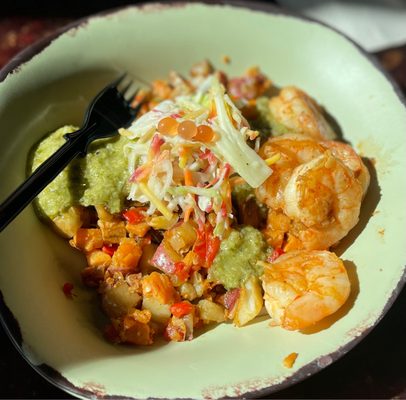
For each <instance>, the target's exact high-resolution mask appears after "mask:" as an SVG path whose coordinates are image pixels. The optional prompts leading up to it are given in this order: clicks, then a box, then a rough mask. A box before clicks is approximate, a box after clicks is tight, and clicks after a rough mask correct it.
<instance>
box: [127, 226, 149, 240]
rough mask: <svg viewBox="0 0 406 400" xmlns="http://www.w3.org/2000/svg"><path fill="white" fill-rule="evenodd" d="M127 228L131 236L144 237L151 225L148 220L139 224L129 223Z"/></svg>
mask: <svg viewBox="0 0 406 400" xmlns="http://www.w3.org/2000/svg"><path fill="white" fill-rule="evenodd" d="M125 228H126V230H127V232H128V233H129V235H130V237H135V236H136V237H144V236H145V235H146V233H147V232H148V231H149V228H150V226H149V225H148V224H147V223H146V222H140V223H138V224H130V223H127V224H126V226H125Z"/></svg>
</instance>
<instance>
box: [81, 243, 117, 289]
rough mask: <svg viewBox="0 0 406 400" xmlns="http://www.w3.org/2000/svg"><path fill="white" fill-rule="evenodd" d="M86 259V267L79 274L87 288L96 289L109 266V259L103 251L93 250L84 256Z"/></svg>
mask: <svg viewBox="0 0 406 400" xmlns="http://www.w3.org/2000/svg"><path fill="white" fill-rule="evenodd" d="M86 259H87V264H88V267H86V268H85V269H84V270H83V271H82V273H81V275H82V280H83V283H84V284H85V285H86V286H89V287H97V286H99V283H100V282H101V281H102V280H103V278H104V274H105V272H106V269H107V268H108V266H109V265H110V264H111V257H110V256H109V255H108V254H107V253H105V252H104V251H101V250H93V251H91V252H90V253H87V254H86Z"/></svg>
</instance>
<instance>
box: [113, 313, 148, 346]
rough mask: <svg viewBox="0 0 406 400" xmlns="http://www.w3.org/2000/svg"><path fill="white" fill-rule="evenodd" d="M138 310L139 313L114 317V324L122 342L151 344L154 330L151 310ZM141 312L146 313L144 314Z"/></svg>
mask: <svg viewBox="0 0 406 400" xmlns="http://www.w3.org/2000/svg"><path fill="white" fill-rule="evenodd" d="M137 311H138V313H134V314H132V315H126V316H124V317H122V318H118V319H114V320H113V321H112V322H113V326H114V328H115V330H116V331H117V333H118V336H119V339H120V342H122V343H130V344H136V345H150V344H152V343H153V335H154V330H153V329H152V327H151V326H150V324H149V319H148V313H149V312H148V311H147V310H143V311H140V310H137ZM140 313H144V315H141V314H140ZM149 318H150V315H149ZM145 321H148V322H145Z"/></svg>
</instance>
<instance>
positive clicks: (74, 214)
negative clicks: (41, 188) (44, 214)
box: [52, 206, 87, 238]
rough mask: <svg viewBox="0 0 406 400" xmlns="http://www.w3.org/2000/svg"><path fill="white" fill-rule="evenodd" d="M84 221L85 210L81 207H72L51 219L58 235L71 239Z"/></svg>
mask: <svg viewBox="0 0 406 400" xmlns="http://www.w3.org/2000/svg"><path fill="white" fill-rule="evenodd" d="M86 219H87V218H86V210H85V209H84V208H83V207H75V206H72V207H69V208H68V210H67V211H65V212H63V213H61V214H60V215H58V216H57V217H55V218H53V220H52V222H53V223H54V224H55V226H56V228H57V230H58V232H59V233H60V234H62V235H63V236H65V237H67V238H71V237H73V236H74V235H75V233H76V232H77V230H78V229H79V228H80V227H82V225H83V223H84V222H85V221H86Z"/></svg>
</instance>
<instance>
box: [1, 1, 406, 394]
mask: <svg viewBox="0 0 406 400" xmlns="http://www.w3.org/2000/svg"><path fill="white" fill-rule="evenodd" d="M224 55H227V56H229V57H230V58H231V60H232V62H231V63H230V64H229V65H224V64H222V62H221V59H222V57H223V56H224ZM204 58H208V59H210V60H211V61H212V62H213V63H214V64H215V65H217V66H219V67H220V68H222V69H224V70H225V71H226V72H227V73H231V74H240V73H242V72H243V70H245V69H246V68H247V67H249V66H252V65H259V66H260V67H261V69H263V71H264V72H265V73H266V74H268V75H269V76H270V77H271V78H272V79H273V80H274V82H275V83H276V84H278V85H286V84H295V85H297V86H299V87H302V88H303V89H304V90H306V91H307V92H308V93H310V94H311V95H312V96H314V97H315V98H316V99H318V100H319V101H320V103H321V104H323V105H324V106H325V107H326V109H327V110H328V111H329V113H330V114H332V115H333V116H334V118H335V119H336V120H337V121H338V123H339V124H340V127H341V129H342V131H343V134H344V137H345V138H346V139H347V140H349V141H350V142H351V143H352V144H353V145H354V146H355V147H356V148H357V149H358V150H360V151H361V152H362V154H363V155H364V156H365V157H368V158H369V159H370V160H373V162H372V163H369V165H370V167H371V175H372V182H371V187H370V190H369V192H368V194H367V197H366V199H365V203H364V205H363V208H362V214H361V220H360V223H359V224H358V225H357V226H356V227H355V228H354V229H353V230H352V231H351V233H350V234H349V235H348V236H347V238H346V239H344V240H343V242H342V244H341V245H340V247H339V248H338V249H337V252H338V253H339V254H340V255H341V257H342V258H343V259H344V260H345V262H346V265H347V267H348V269H349V272H350V276H351V279H352V283H353V291H352V294H351V297H350V300H349V302H348V304H347V306H346V307H345V308H344V309H343V310H341V311H340V312H339V313H338V315H336V316H334V318H332V319H329V320H327V321H326V322H325V323H324V325H323V326H322V329H319V330H318V331H315V332H313V333H312V332H308V333H307V334H303V333H298V332H288V331H284V330H282V329H279V328H270V327H269V325H268V323H269V321H268V320H266V319H260V320H258V321H256V322H255V323H252V324H250V325H249V326H246V327H244V328H236V327H234V326H232V325H221V326H216V327H215V328H213V329H211V330H208V331H206V332H204V333H202V334H201V335H199V336H198V337H197V338H195V339H194V340H193V341H191V342H185V343H170V344H164V343H158V344H157V345H155V346H153V347H152V348H151V347H148V348H129V347H124V346H121V347H119V346H113V345H111V344H109V343H107V342H106V341H105V340H104V339H103V337H102V335H101V333H100V330H99V328H100V312H99V310H98V305H97V300H96V298H95V296H94V294H93V293H92V292H91V291H89V290H87V289H86V288H84V287H83V286H82V285H81V281H80V278H79V271H80V269H81V268H82V267H83V265H84V263H85V261H84V259H83V258H82V257H81V256H80V255H79V254H77V253H76V252H75V251H73V250H72V249H71V248H70V247H69V245H68V244H67V243H66V242H65V241H63V240H62V239H60V238H58V237H57V236H56V235H55V234H54V233H53V232H51V230H49V229H48V228H47V227H46V226H44V225H42V224H41V223H40V222H39V221H38V219H37V218H36V216H35V214H34V211H33V209H32V208H31V207H28V208H27V209H26V210H25V211H24V212H23V213H22V214H21V215H20V216H19V217H18V218H17V219H16V220H15V221H14V222H13V223H12V224H11V225H10V226H9V227H8V228H7V229H6V230H5V231H3V232H2V233H1V235H0V254H1V258H2V262H1V264H2V265H1V268H0V290H1V293H2V297H3V301H2V321H3V324H4V325H5V326H6V328H7V330H8V331H9V333H10V336H11V337H12V338H13V340H14V341H15V343H16V345H17V346H18V348H20V349H21V352H22V354H23V355H24V357H26V358H27V360H28V361H29V362H30V363H31V364H32V365H34V366H35V368H36V369H37V370H38V371H39V372H40V373H41V374H43V375H44V376H45V377H47V378H48V379H50V380H51V381H52V382H54V383H55V384H57V385H59V386H60V387H62V388H63V389H65V390H66V391H68V392H70V393H72V394H74V395H77V396H79V397H95V396H102V395H103V396H106V397H111V396H119V397H130V398H139V399H143V398H150V397H152V398H219V397H225V396H231V397H241V396H259V395H265V394H266V393H270V392H272V391H276V390H279V389H281V388H283V387H286V386H288V385H291V384H294V383H295V382H297V381H299V380H301V379H304V378H305V377H307V376H309V375H311V374H313V373H314V372H316V371H318V370H320V369H322V368H324V367H325V366H327V365H329V364H330V363H332V362H333V361H334V360H336V359H337V358H339V357H340V356H342V355H343V354H345V353H346V352H347V351H348V350H350V349H351V348H352V347H353V346H354V345H355V344H356V343H357V342H358V341H359V340H361V338H362V337H363V336H365V335H366V334H367V333H368V332H369V331H370V330H371V329H372V327H373V326H374V325H376V324H377V322H378V321H379V320H380V318H381V317H382V316H383V314H384V313H385V312H386V311H387V310H388V308H389V307H390V305H391V304H392V302H393V301H394V299H395V297H396V296H397V294H398V293H399V291H400V290H401V287H402V286H403V283H404V280H405V273H404V270H405V261H406V242H405V240H406V207H405V204H406V181H405V179H404V174H405V171H406V111H405V107H404V104H402V99H401V98H400V96H399V94H398V93H397V89H396V87H394V85H393V84H392V83H391V82H390V81H389V80H388V78H387V77H386V76H385V75H384V73H382V71H380V70H379V68H378V67H377V65H376V64H375V62H374V61H373V60H372V59H370V58H369V57H367V56H366V55H365V54H364V53H363V52H362V51H361V50H360V49H359V48H358V47H357V46H356V45H354V44H353V43H352V42H351V41H349V40H348V39H346V38H345V37H343V36H342V35H340V34H339V33H337V32H335V31H333V30H331V29H329V28H327V27H325V26H323V25H321V24H318V23H315V22H312V21H309V20H305V19H301V18H298V17H294V16H291V15H287V14H285V13H283V12H281V11H280V10H277V9H274V8H271V7H269V6H266V5H261V4H259V3H252V2H246V5H243V3H232V4H229V5H214V4H211V5H208V4H206V5H205V4H198V3H194V4H174V5H159V4H150V5H145V6H141V7H129V8H124V9H121V10H118V11H114V12H110V13H107V14H104V15H98V16H94V17H91V18H89V19H86V20H82V21H80V22H78V23H75V24H73V25H71V26H69V27H68V28H66V29H65V30H63V31H62V32H60V33H58V34H57V35H55V36H54V37H53V38H51V39H49V40H46V41H43V42H41V43H39V44H37V45H35V46H34V47H32V48H30V49H29V50H27V51H25V52H23V53H21V55H19V56H18V57H17V58H16V59H14V61H12V62H11V64H9V65H8V66H7V67H6V68H5V69H4V70H3V71H2V72H1V77H0V79H1V81H2V82H1V84H0V94H1V95H0V127H1V131H0V135H1V142H2V145H1V148H0V168H1V171H2V182H1V186H0V197H1V198H5V197H6V195H7V194H9V193H10V192H11V191H12V190H13V189H14V188H15V187H16V186H17V185H18V184H19V183H20V182H21V181H22V180H23V179H24V176H25V163H26V157H27V153H28V151H29V149H30V147H31V146H32V145H33V144H34V143H35V142H36V141H37V140H38V139H39V138H40V137H41V136H42V135H43V134H44V133H45V132H49V131H51V130H53V129H55V128H56V127H59V126H61V125H64V124H68V123H72V124H80V122H81V119H82V115H83V112H84V109H85V107H86V105H87V103H88V101H89V99H90V98H92V96H93V95H94V94H95V93H96V92H97V91H98V90H99V89H100V88H101V87H102V86H103V85H104V84H105V83H106V82H108V81H109V80H110V79H111V77H112V76H113V75H117V72H118V71H130V72H131V73H132V74H134V75H136V76H138V77H142V79H143V80H146V81H149V80H151V79H154V78H158V77H163V76H166V74H167V73H168V71H169V70H170V69H174V70H177V71H181V72H186V71H188V69H189V68H190V66H191V65H192V64H193V63H194V62H196V61H199V60H201V59H204ZM66 281H69V282H73V283H74V284H75V287H76V293H77V297H76V298H75V299H74V300H73V301H72V300H68V299H67V298H66V297H65V296H64V295H63V293H62V291H61V286H62V285H63V283H64V282H66ZM292 352H297V353H298V354H299V356H298V358H297V361H296V363H295V364H294V366H293V368H291V369H286V368H285V367H284V366H283V364H282V360H283V358H284V357H285V356H287V355H288V354H290V353H292Z"/></svg>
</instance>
